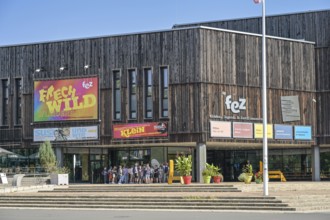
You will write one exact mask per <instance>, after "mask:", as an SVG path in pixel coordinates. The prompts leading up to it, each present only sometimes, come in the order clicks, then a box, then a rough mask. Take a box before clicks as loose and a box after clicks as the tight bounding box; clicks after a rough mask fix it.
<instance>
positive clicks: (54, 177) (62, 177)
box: [50, 173, 69, 185]
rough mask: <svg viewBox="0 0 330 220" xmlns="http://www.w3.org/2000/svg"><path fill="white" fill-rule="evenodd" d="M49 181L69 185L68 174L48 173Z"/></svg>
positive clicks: (54, 183)
mask: <svg viewBox="0 0 330 220" xmlns="http://www.w3.org/2000/svg"><path fill="white" fill-rule="evenodd" d="M50 183H51V184H53V185H69V174H67V173H65V174H57V173H52V174H50Z"/></svg>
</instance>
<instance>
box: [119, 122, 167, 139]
mask: <svg viewBox="0 0 330 220" xmlns="http://www.w3.org/2000/svg"><path fill="white" fill-rule="evenodd" d="M167 135H168V131H167V123H165V122H150V123H140V124H116V125H113V138H115V139H126V138H143V137H166V136H167Z"/></svg>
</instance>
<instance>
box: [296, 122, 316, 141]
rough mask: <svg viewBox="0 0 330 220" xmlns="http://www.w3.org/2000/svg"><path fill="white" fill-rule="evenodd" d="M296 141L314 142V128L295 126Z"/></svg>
mask: <svg viewBox="0 0 330 220" xmlns="http://www.w3.org/2000/svg"><path fill="white" fill-rule="evenodd" d="M294 139H295V140H312V127H311V126H298V125H297V126H294Z"/></svg>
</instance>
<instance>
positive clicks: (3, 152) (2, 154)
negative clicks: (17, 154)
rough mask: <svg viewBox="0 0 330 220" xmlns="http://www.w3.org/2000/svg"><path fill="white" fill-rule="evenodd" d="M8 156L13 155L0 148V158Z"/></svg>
mask: <svg viewBox="0 0 330 220" xmlns="http://www.w3.org/2000/svg"><path fill="white" fill-rule="evenodd" d="M8 154H14V153H13V152H10V151H8V150H5V149H3V148H1V147H0V156H4V155H8Z"/></svg>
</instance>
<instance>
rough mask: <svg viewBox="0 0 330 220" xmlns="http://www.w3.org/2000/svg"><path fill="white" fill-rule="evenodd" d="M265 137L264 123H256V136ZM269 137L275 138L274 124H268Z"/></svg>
mask: <svg viewBox="0 0 330 220" xmlns="http://www.w3.org/2000/svg"><path fill="white" fill-rule="evenodd" d="M263 137H264V125H263V124H261V123H255V124H254V138H256V139H258V138H263ZM267 138H268V139H273V125H272V124H268V125H267Z"/></svg>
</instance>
